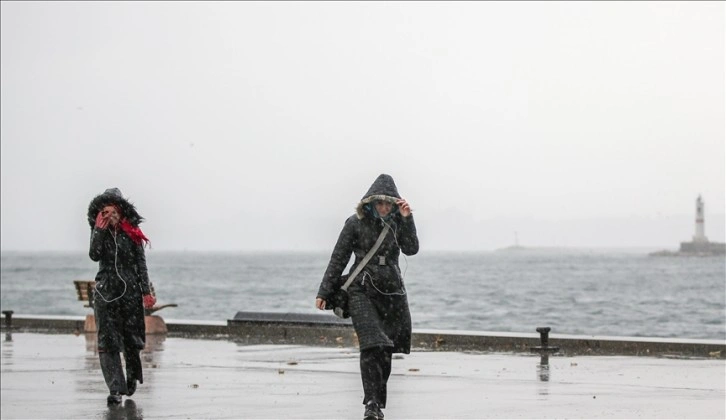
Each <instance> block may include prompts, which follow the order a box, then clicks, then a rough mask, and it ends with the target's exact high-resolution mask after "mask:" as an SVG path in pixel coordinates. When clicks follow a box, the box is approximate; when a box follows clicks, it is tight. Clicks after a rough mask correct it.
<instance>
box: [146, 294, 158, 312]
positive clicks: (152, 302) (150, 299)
mask: <svg viewBox="0 0 726 420" xmlns="http://www.w3.org/2000/svg"><path fill="white" fill-rule="evenodd" d="M154 305H156V298H155V297H154V296H153V295H144V308H146V309H151V308H153V307H154Z"/></svg>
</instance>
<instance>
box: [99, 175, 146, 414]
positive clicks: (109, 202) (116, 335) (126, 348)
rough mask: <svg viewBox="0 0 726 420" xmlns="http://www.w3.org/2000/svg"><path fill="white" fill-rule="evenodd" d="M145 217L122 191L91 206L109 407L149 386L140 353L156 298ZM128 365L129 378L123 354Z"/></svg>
mask: <svg viewBox="0 0 726 420" xmlns="http://www.w3.org/2000/svg"><path fill="white" fill-rule="evenodd" d="M142 221H143V218H142V217H141V216H140V215H139V213H138V212H137V211H136V207H134V205H133V204H131V203H130V202H129V201H128V200H127V199H125V198H124V197H123V195H122V194H121V191H120V190H119V189H118V188H109V189H107V190H106V191H104V192H103V194H100V195H97V196H96V197H94V198H93V200H91V204H90V205H89V206H88V224H89V225H90V226H91V246H90V250H89V253H88V254H89V256H90V257H91V259H92V260H93V261H97V262H98V274H96V287H95V289H94V291H93V310H94V314H95V316H96V325H97V327H98V356H99V358H100V361H101V371H102V372H103V378H104V379H105V381H106V385H107V386H108V390H109V396H108V398H107V402H108V404H119V403H121V396H122V395H127V396H131V395H132V394H133V393H134V392H135V391H136V382H137V381H138V382H139V383H144V377H143V375H142V371H141V357H140V355H139V351H141V350H142V349H143V348H144V345H145V343H146V328H145V324H144V308H145V307H146V308H151V307H153V306H154V303H156V299H155V298H154V296H152V295H151V290H150V285H149V274H148V272H147V268H146V256H145V254H144V245H146V244H147V243H148V242H149V239H148V238H147V237H146V235H144V233H143V232H142V231H141V229H140V228H139V224H140V223H141V222H142ZM121 352H123V354H124V359H125V362H126V377H124V372H123V369H122V366H121V356H120V353H121Z"/></svg>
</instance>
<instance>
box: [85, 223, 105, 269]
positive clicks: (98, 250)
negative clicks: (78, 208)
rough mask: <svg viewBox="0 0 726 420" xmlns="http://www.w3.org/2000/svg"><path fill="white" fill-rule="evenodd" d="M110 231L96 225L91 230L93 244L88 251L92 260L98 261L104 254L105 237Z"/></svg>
mask: <svg viewBox="0 0 726 420" xmlns="http://www.w3.org/2000/svg"><path fill="white" fill-rule="evenodd" d="M107 234H108V233H107V232H106V231H105V230H104V229H99V228H96V227H94V228H93V229H92V230H91V246H90V249H89V251H88V256H89V257H91V260H93V261H98V260H100V259H101V257H102V256H103V238H104V237H105V236H106V235H107Z"/></svg>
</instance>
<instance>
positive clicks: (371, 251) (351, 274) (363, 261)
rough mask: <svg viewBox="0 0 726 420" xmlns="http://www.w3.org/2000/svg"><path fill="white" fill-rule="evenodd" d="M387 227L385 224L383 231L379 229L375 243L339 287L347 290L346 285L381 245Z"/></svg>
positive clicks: (348, 284)
mask: <svg viewBox="0 0 726 420" xmlns="http://www.w3.org/2000/svg"><path fill="white" fill-rule="evenodd" d="M388 229H389V227H388V225H386V226H385V227H384V228H383V231H381V234H380V235H378V240H376V243H375V244H373V248H371V249H370V250H369V251H368V253H367V254H366V256H365V257H363V260H362V261H361V262H360V264H358V266H357V267H356V268H355V270H354V271H353V272H352V273H350V275H349V276H348V281H346V282H345V284H344V285H343V287H341V289H343V290H345V291H346V292H347V291H348V286H350V284H351V283H353V280H354V279H355V278H356V276H358V274H359V273H360V271H361V270H362V269H363V267H365V266H366V264H368V261H370V259H371V257H373V254H375V253H376V251H378V248H379V247H380V246H381V244H382V243H383V240H384V239H385V238H386V234H387V233H388Z"/></svg>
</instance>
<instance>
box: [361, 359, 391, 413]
mask: <svg viewBox="0 0 726 420" xmlns="http://www.w3.org/2000/svg"><path fill="white" fill-rule="evenodd" d="M392 350H393V349H392V348H391V347H374V348H370V349H366V350H361V352H360V376H361V379H362V380H363V392H364V394H365V396H364V397H363V404H367V403H368V402H369V401H372V400H373V401H375V402H377V403H378V405H379V406H380V407H381V408H385V407H386V396H387V394H388V391H387V385H388V377H389V376H391V359H392V356H393V354H392V353H393V352H392Z"/></svg>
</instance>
